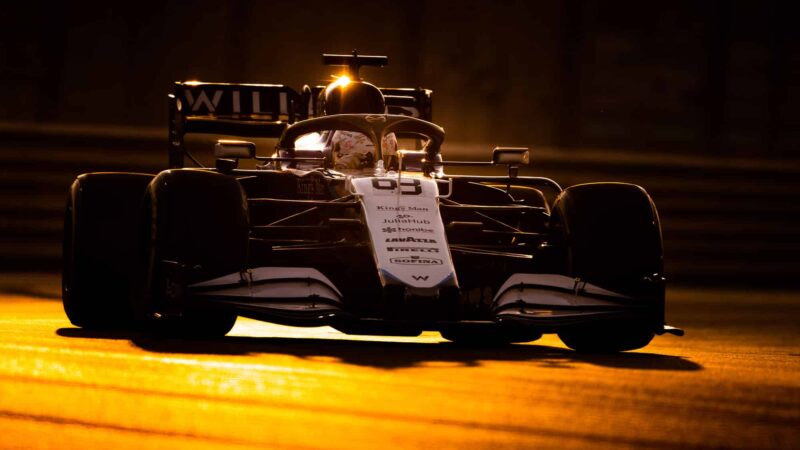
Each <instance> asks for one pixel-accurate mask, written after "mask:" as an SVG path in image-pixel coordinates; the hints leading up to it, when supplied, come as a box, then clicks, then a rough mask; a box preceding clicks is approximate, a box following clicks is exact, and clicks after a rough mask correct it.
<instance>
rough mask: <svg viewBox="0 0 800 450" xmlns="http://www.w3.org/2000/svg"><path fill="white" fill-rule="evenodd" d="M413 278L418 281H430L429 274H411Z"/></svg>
mask: <svg viewBox="0 0 800 450" xmlns="http://www.w3.org/2000/svg"><path fill="white" fill-rule="evenodd" d="M411 278H413V279H414V280H416V281H420V280H421V281H428V276H427V275H411Z"/></svg>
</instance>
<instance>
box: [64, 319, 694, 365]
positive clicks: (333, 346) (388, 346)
mask: <svg viewBox="0 0 800 450" xmlns="http://www.w3.org/2000/svg"><path fill="white" fill-rule="evenodd" d="M56 333H57V334H58V335H59V336H62V337H68V338H87V339H92V338H94V339H122V340H129V341H131V342H132V343H133V344H134V345H135V346H137V347H139V348H140V349H142V350H145V351H148V352H155V353H170V354H176V353H177V354H198V355H201V354H202V355H230V356H258V355H266V354H281V355H292V356H295V357H298V358H303V359H308V360H314V359H317V358H326V359H329V358H334V359H336V360H338V361H340V362H341V363H344V364H353V365H358V366H367V367H375V368H382V369H399V368H407V367H414V366H418V367H424V366H426V365H435V366H441V365H454V366H465V367H469V366H480V365H481V363H482V362H484V361H519V362H526V363H531V364H537V365H540V366H544V367H552V368H571V367H574V365H575V364H581V363H582V364H592V365H597V366H602V367H610V368H620V369H639V370H667V371H697V370H702V368H703V367H702V366H701V365H700V364H697V363H695V362H692V361H689V360H688V359H686V358H683V357H681V356H672V355H659V354H655V353H641V352H637V353H611V354H588V353H578V352H574V351H571V350H567V349H563V348H558V347H551V346H544V345H536V344H535V343H534V344H515V345H506V346H494V347H490V346H466V345H460V344H453V343H449V342H439V343H429V342H384V341H363V340H348V339H320V338H285V337H280V338H269V337H243V336H226V337H224V338H220V339H197V340H193V339H177V338H168V337H159V336H153V335H152V334H148V333H145V332H137V331H89V330H83V329H80V328H61V329H59V330H57V331H56Z"/></svg>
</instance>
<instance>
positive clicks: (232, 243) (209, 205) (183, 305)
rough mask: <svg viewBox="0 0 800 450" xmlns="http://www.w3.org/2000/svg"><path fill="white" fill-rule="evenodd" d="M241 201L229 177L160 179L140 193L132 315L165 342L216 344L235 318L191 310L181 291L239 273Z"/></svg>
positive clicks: (173, 175) (243, 245)
mask: <svg viewBox="0 0 800 450" xmlns="http://www.w3.org/2000/svg"><path fill="white" fill-rule="evenodd" d="M247 211H248V210H247V200H246V198H245V194H244V191H243V190H242V188H241V186H240V185H239V182H238V181H237V180H236V179H235V178H233V177H230V176H227V175H223V174H219V173H214V172H208V171H201V170H189V169H176V170H168V171H164V172H162V173H160V174H159V175H158V176H157V177H156V178H155V179H154V180H153V181H152V182H151V183H150V185H149V186H148V188H147V195H146V196H145V202H144V212H143V216H144V219H143V223H144V224H145V226H144V229H143V234H144V239H143V241H144V246H143V255H142V257H141V261H142V264H141V269H140V270H141V272H142V274H141V278H142V283H141V286H142V292H141V293H140V295H139V296H138V302H137V309H138V310H139V311H140V314H144V315H145V316H150V315H156V317H159V316H160V317H162V320H157V321H156V328H157V330H158V331H161V332H163V333H165V334H168V335H177V336H183V337H220V336H224V335H225V334H227V333H228V331H230V330H231V328H233V325H234V323H235V321H236V315H235V314H234V313H232V312H230V311H228V310H226V309H224V307H223V308H214V305H213V304H208V305H206V304H197V299H196V298H192V296H191V295H188V293H187V292H186V290H187V286H189V285H191V284H194V283H198V282H201V281H206V280H210V279H213V278H216V277H221V276H224V275H229V274H232V273H240V272H242V271H244V270H246V268H247V255H248V245H249V234H248V233H249V225H248V212H247Z"/></svg>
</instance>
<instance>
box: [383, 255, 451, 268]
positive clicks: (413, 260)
mask: <svg viewBox="0 0 800 450" xmlns="http://www.w3.org/2000/svg"><path fill="white" fill-rule="evenodd" d="M389 262H390V263H392V264H402V265H404V266H441V265H442V260H441V259H439V258H429V257H427V256H416V255H414V256H405V257H401V258H391V259H389Z"/></svg>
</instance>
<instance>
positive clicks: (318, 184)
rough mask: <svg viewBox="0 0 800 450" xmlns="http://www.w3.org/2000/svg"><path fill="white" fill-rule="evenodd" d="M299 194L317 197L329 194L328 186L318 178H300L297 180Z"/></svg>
mask: <svg viewBox="0 0 800 450" xmlns="http://www.w3.org/2000/svg"><path fill="white" fill-rule="evenodd" d="M297 194H298V195H308V196H317V195H325V194H327V186H325V183H324V182H323V181H322V180H320V179H316V178H298V180H297Z"/></svg>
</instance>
